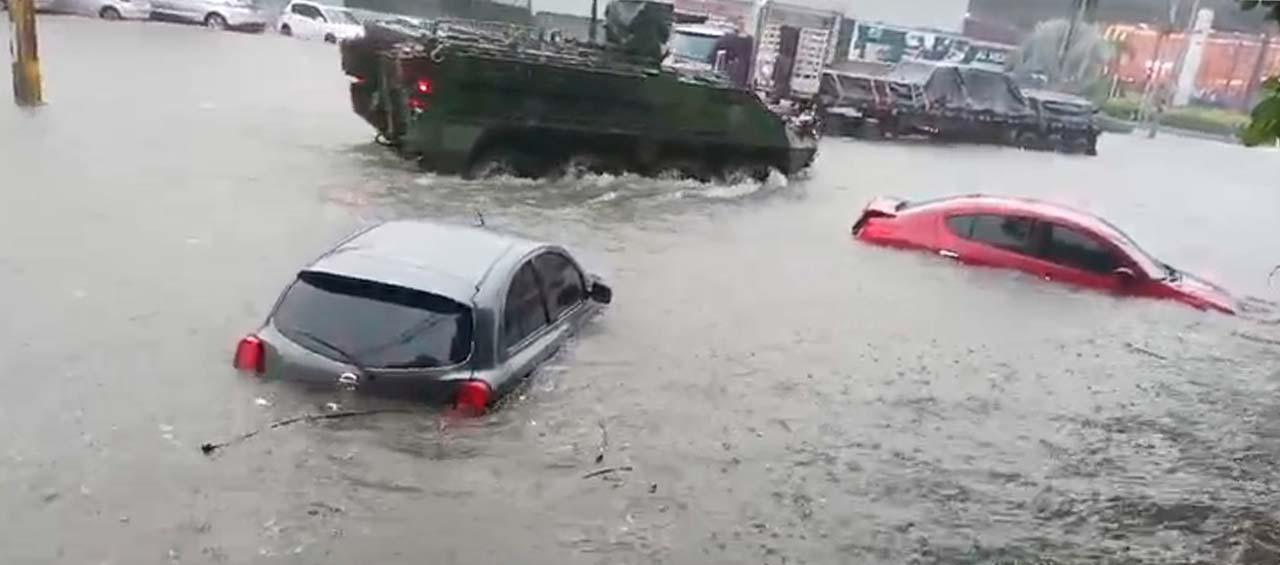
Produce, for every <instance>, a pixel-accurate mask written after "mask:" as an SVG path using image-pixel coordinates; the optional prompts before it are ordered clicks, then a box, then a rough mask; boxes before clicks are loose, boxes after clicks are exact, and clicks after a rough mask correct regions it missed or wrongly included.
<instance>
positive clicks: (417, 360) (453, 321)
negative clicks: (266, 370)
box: [273, 272, 472, 369]
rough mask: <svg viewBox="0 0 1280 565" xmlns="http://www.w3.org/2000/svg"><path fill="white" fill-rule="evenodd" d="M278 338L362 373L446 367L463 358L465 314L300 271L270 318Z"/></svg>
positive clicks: (369, 284) (467, 349) (467, 348)
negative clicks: (353, 366)
mask: <svg viewBox="0 0 1280 565" xmlns="http://www.w3.org/2000/svg"><path fill="white" fill-rule="evenodd" d="M273 321H274V323H275V326H276V328H277V329H279V331H280V333H282V334H284V335H285V336H286V337H288V338H289V339H291V340H293V341H294V342H295V343H297V344H299V345H301V346H303V347H306V348H307V349H310V350H312V351H314V352H316V353H318V354H320V355H324V356H326V357H329V358H332V359H334V360H337V361H342V362H348V363H350V362H355V363H358V364H359V365H361V366H363V367H366V368H383V369H412V368H432V367H447V366H451V365H457V364H459V363H462V362H463V361H466V360H467V358H468V357H470V355H471V343H472V320H471V309H470V308H468V307H467V306H465V305H462V304H459V303H457V302H454V301H453V300H450V299H448V298H444V297H442V296H438V295H435V294H431V293H429V292H422V291H419V290H412V289H408V288H404V287H399V286H394V285H389V284H383V283H378V282H373V281H367V280H362V279H355V278H349V277H343V276H338V275H332V274H328V273H317V272H303V273H302V274H300V275H299V276H298V279H297V280H296V281H294V283H293V284H292V285H291V286H290V287H289V290H287V291H286V292H285V295H284V297H283V298H282V299H281V300H280V304H279V306H278V307H277V308H276V311H275V314H274V315H273Z"/></svg>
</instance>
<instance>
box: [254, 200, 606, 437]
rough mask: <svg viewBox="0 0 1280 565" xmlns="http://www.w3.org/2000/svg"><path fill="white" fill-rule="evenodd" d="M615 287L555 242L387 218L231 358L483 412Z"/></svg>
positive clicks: (333, 254) (330, 256)
mask: <svg viewBox="0 0 1280 565" xmlns="http://www.w3.org/2000/svg"><path fill="white" fill-rule="evenodd" d="M612 295H613V292H612V290H610V289H609V287H607V286H605V285H604V284H603V283H601V282H599V280H598V279H596V278H595V277H588V276H587V275H586V274H585V273H584V272H583V270H582V269H581V267H579V266H578V263H577V262H576V261H575V260H574V259H573V257H572V256H571V255H569V253H568V252H567V251H565V250H564V249H562V248H560V247H557V246H554V245H550V244H546V243H538V242H534V241H529V240H525V239H520V238H516V237H511V236H507V235H502V234H498V233H495V232H492V231H489V230H485V229H481V228H470V227H461V226H452V225H446V224H436V223H430V222H413V221H399V222H389V223H385V224H381V225H379V226H376V227H374V228H372V229H369V230H367V231H364V232H362V233H359V234H357V235H355V236H353V237H351V238H349V239H347V240H346V241H344V242H342V243H341V244H339V245H338V246H337V247H336V248H335V249H333V250H332V251H329V252H328V253H325V254H324V255H323V256H321V257H320V258H319V259H317V260H316V261H314V262H313V263H312V264H310V265H309V266H307V267H306V268H304V269H303V270H302V271H301V272H299V273H298V276H297V279H296V280H295V281H294V282H293V283H292V284H291V285H289V287H288V288H287V289H286V290H285V291H284V293H283V294H282V295H281V297H280V299H279V301H277V303H276V306H275V308H274V310H273V311H272V312H271V314H270V315H269V316H268V317H267V320H266V321H265V322H264V323H263V325H262V327H261V328H259V329H258V331H256V332H254V333H253V334H251V335H249V336H246V337H245V338H244V339H242V340H241V341H240V343H239V345H238V346H237V348H236V353H235V358H234V363H233V364H234V366H235V367H236V368H237V369H240V370H242V371H248V372H252V373H255V374H258V375H262V376H263V377H266V378H281V379H290V380H298V381H304V382H310V383H319V384H323V385H329V386H335V385H338V386H348V387H368V388H373V389H391V390H396V391H397V392H404V391H405V389H408V391H410V392H411V393H412V394H413V395H414V396H415V397H422V398H426V399H429V400H433V401H437V402H445V403H450V404H453V405H455V406H456V407H459V408H462V409H465V410H467V411H471V412H483V411H484V410H485V409H486V408H487V407H488V406H489V405H490V404H491V402H492V401H493V400H494V399H495V398H497V397H499V396H501V395H502V394H505V393H506V392H508V391H509V390H510V389H511V388H512V387H513V386H514V385H516V384H517V383H519V382H520V381H521V380H523V378H524V377H527V376H528V375H529V374H531V373H532V372H533V370H534V369H535V368H536V367H537V366H538V365H539V364H541V363H542V362H543V361H545V360H546V359H548V358H549V357H551V355H553V354H554V353H555V352H556V351H557V350H558V348H559V347H560V346H561V345H562V344H563V343H564V342H565V340H566V339H568V337H569V336H570V335H571V333H572V332H573V330H574V329H576V328H577V327H578V326H579V325H581V324H582V323H583V322H585V321H586V320H587V319H589V318H590V316H591V314H593V313H594V312H596V310H597V308H598V307H599V305H601V304H607V303H609V302H610V301H611V300H612Z"/></svg>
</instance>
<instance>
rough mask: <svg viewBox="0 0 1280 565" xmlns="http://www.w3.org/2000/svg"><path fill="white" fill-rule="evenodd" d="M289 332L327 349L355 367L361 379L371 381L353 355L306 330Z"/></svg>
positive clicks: (293, 329)
mask: <svg viewBox="0 0 1280 565" xmlns="http://www.w3.org/2000/svg"><path fill="white" fill-rule="evenodd" d="M289 332H290V333H294V334H297V335H300V336H302V337H304V338H307V339H308V340H310V341H312V342H314V343H315V344H317V345H320V346H321V347H324V348H325V349H328V350H329V351H331V352H333V353H336V354H337V355H338V357H341V358H342V360H343V361H345V362H346V363H347V364H348V365H351V366H352V367H355V368H356V370H357V371H359V372H360V378H361V379H371V377H370V375H369V370H368V369H366V368H365V366H364V363H361V362H360V361H359V360H358V359H356V358H355V356H354V355H352V354H350V353H347V352H346V351H345V350H343V349H342V348H341V347H338V346H336V345H334V344H332V343H330V342H329V341H328V340H326V339H324V338H322V337H320V336H318V335H316V334H313V333H311V332H309V331H307V330H303V329H298V328H289Z"/></svg>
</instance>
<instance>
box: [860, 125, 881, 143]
mask: <svg viewBox="0 0 1280 565" xmlns="http://www.w3.org/2000/svg"><path fill="white" fill-rule="evenodd" d="M857 132H858V133H857V137H858V139H869V140H872V141H878V140H881V139H884V132H883V131H880V124H877V123H873V122H870V121H864V122H862V123H861V124H858V129H857Z"/></svg>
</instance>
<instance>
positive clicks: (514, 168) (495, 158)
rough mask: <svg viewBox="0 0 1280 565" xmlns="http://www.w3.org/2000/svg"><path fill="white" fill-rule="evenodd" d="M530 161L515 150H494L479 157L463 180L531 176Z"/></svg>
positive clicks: (468, 169)
mask: <svg viewBox="0 0 1280 565" xmlns="http://www.w3.org/2000/svg"><path fill="white" fill-rule="evenodd" d="M529 170H530V167H529V164H528V159H527V158H526V157H525V156H524V155H522V154H521V153H520V152H518V151H515V150H514V149H506V148H501V147H499V148H494V149H490V150H488V151H486V152H484V154H482V155H480V157H477V158H476V160H475V161H473V162H472V163H471V166H470V167H468V168H467V171H466V174H464V175H463V178H466V179H487V178H493V177H520V176H529Z"/></svg>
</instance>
